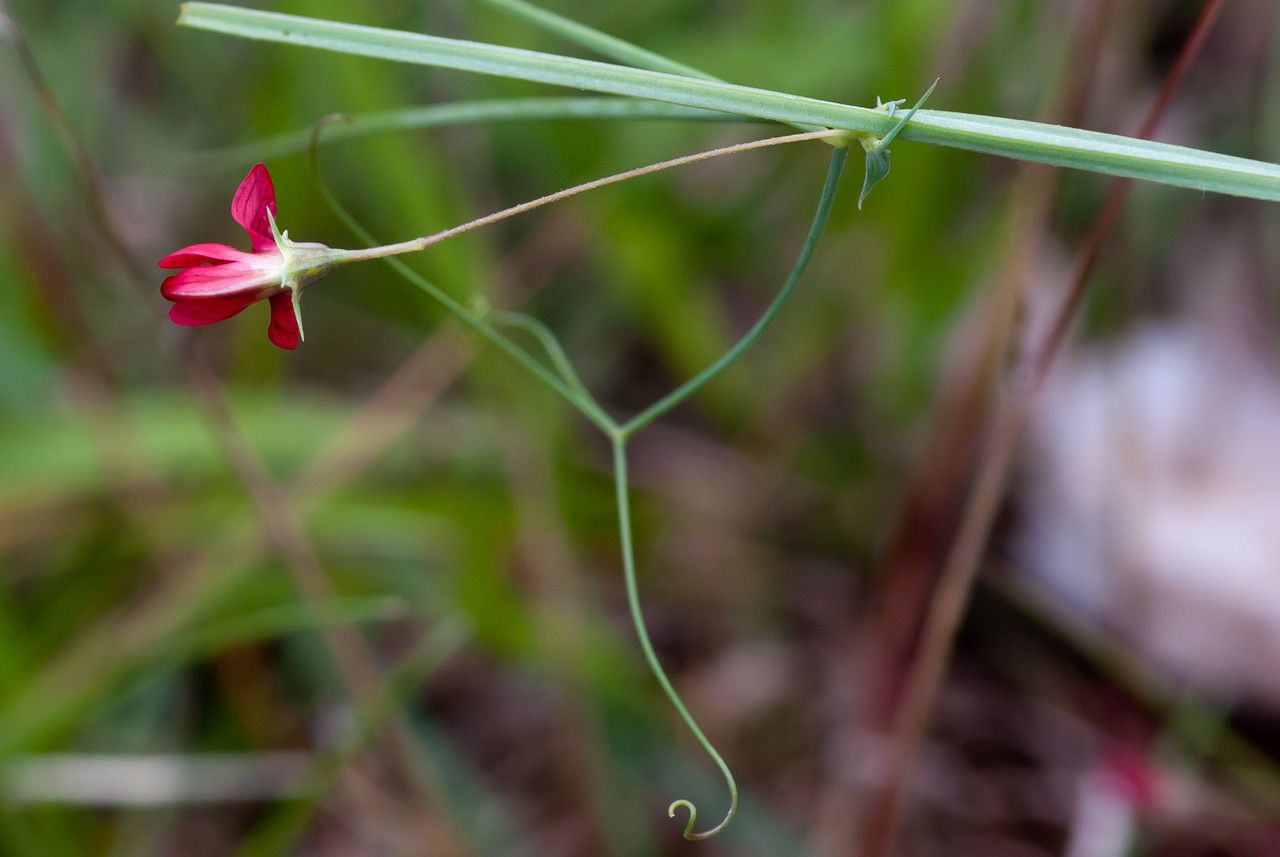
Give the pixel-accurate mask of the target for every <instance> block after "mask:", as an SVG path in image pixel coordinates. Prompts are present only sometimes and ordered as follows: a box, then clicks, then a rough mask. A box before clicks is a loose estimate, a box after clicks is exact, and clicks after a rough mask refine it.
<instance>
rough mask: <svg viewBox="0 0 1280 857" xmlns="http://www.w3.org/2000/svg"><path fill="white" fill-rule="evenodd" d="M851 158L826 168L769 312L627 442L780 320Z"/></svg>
mask: <svg viewBox="0 0 1280 857" xmlns="http://www.w3.org/2000/svg"><path fill="white" fill-rule="evenodd" d="M797 136H807V135H797ZM848 155H849V150H848V148H847V147H842V148H838V149H836V150H835V151H834V152H832V153H831V164H830V166H829V167H828V168H827V180H826V183H825V184H823V186H822V196H821V197H820V198H819V200H818V209H817V211H815V212H814V215H813V223H812V224H811V225H810V226H809V234H808V235H807V236H805V239H804V245H803V246H802V247H801V248H800V255H799V256H798V257H797V258H796V262H795V264H794V265H793V266H792V267H791V273H789V274H787V279H786V281H785V282H783V284H782V289H781V290H779V292H778V294H777V296H776V297H774V299H773V302H772V303H771V304H769V307H768V309H766V310H765V311H764V315H762V316H760V318H759V319H758V320H757V321H756V323H755V324H754V325H752V327H751V329H750V330H748V331H747V333H746V334H745V335H744V336H743V337H742V338H741V339H739V340H738V341H737V342H736V343H735V344H734V346H733V347H732V348H730V349H729V350H728V351H726V352H725V353H724V354H723V355H721V357H720V359H718V360H717V361H716V362H715V363H712V364H711V365H710V366H708V367H707V368H706V369H703V370H702V371H701V372H699V373H698V374H697V375H695V376H694V377H693V378H691V379H689V380H688V381H686V382H685V383H684V384H682V385H680V386H679V387H678V388H676V389H675V390H673V391H672V392H670V393H668V394H667V395H666V396H663V397H662V398H661V399H659V400H658V401H657V402H655V403H654V404H652V405H650V406H649V407H648V408H646V409H645V410H643V411H642V412H640V413H639V414H637V415H636V416H634V417H632V418H631V419H630V420H628V421H627V422H626V423H625V424H624V425H623V426H622V430H621V433H622V436H623V437H624V438H626V437H630V436H631V435H633V434H635V433H636V432H637V431H639V430H640V429H642V428H644V427H645V426H647V425H649V424H650V423H652V422H653V421H654V420H656V419H658V417H660V416H662V415H663V414H665V413H667V412H668V411H670V410H671V409H672V408H674V407H675V406H676V405H679V404H680V403H681V402H683V401H684V400H686V399H688V398H689V397H690V396H692V395H693V394H694V393H696V392H697V391H698V390H700V389H701V388H702V387H703V385H705V384H706V383H707V382H708V381H710V380H711V379H712V378H715V377H716V376H717V375H719V374H720V373H721V372H723V371H724V370H725V369H727V368H728V367H729V365H730V364H731V363H733V361H735V360H737V359H738V357H740V356H741V355H742V352H744V351H746V350H747V349H748V348H750V347H751V345H752V343H754V342H755V341H756V340H757V339H758V338H759V337H760V334H761V333H763V332H764V330H765V328H767V327H768V326H769V324H770V322H772V321H773V319H774V317H775V316H777V314H778V311H779V310H781V309H782V307H783V305H784V304H786V302H787V299H788V298H790V297H791V293H792V292H793V291H795V287H796V285H797V284H798V283H799V282H800V278H801V277H803V276H804V272H805V269H806V268H808V267H809V260H810V259H812V258H813V251H814V248H815V247H817V246H818V239H819V238H820V237H821V236H822V230H823V229H824V228H825V227H826V225H827V219H828V217H829V216H830V214H831V204H832V202H833V201H834V200H835V194H836V187H837V185H839V183H840V173H841V171H842V170H843V169H844V164H845V160H846V159H847V158H848Z"/></svg>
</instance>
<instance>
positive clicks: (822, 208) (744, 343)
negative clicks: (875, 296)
mask: <svg viewBox="0 0 1280 857" xmlns="http://www.w3.org/2000/svg"><path fill="white" fill-rule="evenodd" d="M344 119H345V117H342V116H338V115H334V116H329V117H325V118H324V119H322V120H321V121H320V122H319V123H318V124H317V125H316V127H315V129H314V130H313V132H312V139H311V162H312V170H313V172H314V173H315V175H316V180H317V182H318V184H319V187H320V189H321V193H322V195H323V196H324V197H325V200H326V202H328V204H329V205H330V207H331V208H333V210H334V211H335V212H336V213H337V214H338V216H339V217H340V218H341V219H342V220H343V221H344V222H345V223H346V224H347V226H348V227H349V228H351V229H352V231H353V232H355V233H356V234H357V235H360V236H361V237H362V239H363V240H365V241H366V242H367V243H369V244H371V245H372V244H374V243H375V242H374V240H373V237H372V236H371V235H369V233H368V232H367V231H366V230H364V229H363V227H361V226H360V225H359V224H358V223H357V222H356V221H355V219H354V218H353V217H352V216H351V215H350V213H349V212H347V211H346V210H345V209H344V208H343V207H342V205H341V204H340V203H339V202H338V200H337V198H336V197H334V196H333V194H332V192H331V191H330V190H329V188H328V186H327V185H326V184H325V182H324V178H323V176H322V174H321V172H320V168H319V142H320V133H321V131H322V130H323V128H324V127H325V126H326V125H328V124H330V123H332V122H339V121H343V120H344ZM827 136H830V132H820V133H816V134H803V135H794V136H792V137H790V138H775V139H776V140H779V141H782V140H786V139H818V138H820V137H827ZM751 147H754V146H751ZM743 148H746V147H743V146H738V147H727V148H726V149H721V150H718V152H719V153H726V154H727V153H728V152H730V151H735V150H737V151H740V150H742V149H743ZM847 155H848V148H847V145H846V146H841V147H839V148H837V149H836V150H835V152H834V153H833V154H832V157H831V164H830V166H829V168H828V170H827V178H826V182H825V183H824V185H823V188H822V195H821V197H820V198H819V201H818V209H817V211H816V212H815V213H814V216H813V221H812V223H811V225H810V227H809V233H808V235H807V236H806V237H805V241H804V245H803V246H802V248H801V251H800V254H799V256H798V257H797V259H796V261H795V263H794V264H793V265H792V268H791V272H790V273H789V274H788V276H787V279H786V281H785V282H784V284H783V286H782V289H781V290H780V291H779V293H778V295H777V296H776V297H775V298H774V300H773V302H772V303H771V304H770V305H769V307H768V309H767V310H766V311H765V313H764V315H763V316H762V317H761V318H760V319H759V320H758V321H757V322H756V324H755V325H753V326H752V328H751V329H750V330H749V331H747V333H746V334H744V335H743V337H742V338H741V339H740V340H739V341H738V342H737V343H735V344H734V345H733V346H732V347H731V348H730V349H729V350H728V351H727V352H725V354H724V355H723V356H722V357H721V358H720V359H719V360H717V361H716V362H715V363H713V364H712V365H711V366H709V367H708V368H707V369H706V370H704V371H703V372H702V373H700V374H699V375H697V376H695V377H694V378H692V379H690V381H688V382H686V383H685V384H684V385H682V386H681V387H679V388H678V389H677V390H675V391H674V392H672V393H671V394H669V395H667V396H666V397H664V398H662V399H660V400H659V401H657V402H655V403H654V404H653V405H652V406H650V407H649V408H648V409H647V410H645V411H643V412H641V413H640V414H637V415H636V417H635V418H633V419H632V420H631V421H630V422H628V423H626V424H625V425H618V424H617V423H615V422H613V420H612V419H610V418H609V417H608V416H607V415H604V414H603V412H602V411H600V410H599V406H598V405H597V404H596V402H595V400H594V399H592V398H591V397H590V394H589V393H587V391H586V390H585V388H583V387H582V385H581V382H580V381H579V380H578V378H577V375H576V373H574V372H573V369H572V367H571V366H569V365H568V360H567V359H566V358H564V354H563V350H562V349H560V346H559V343H557V342H556V341H555V337H554V335H553V334H551V332H550V331H549V330H547V329H546V328H545V327H544V326H542V325H541V323H539V322H536V320H534V321H533V324H530V323H529V321H530V319H528V317H524V316H519V315H516V314H509V315H505V316H504V317H502V318H495V319H494V320H495V321H499V322H500V323H508V324H511V323H514V326H517V327H523V328H525V329H526V330H527V331H529V332H531V333H533V334H534V335H535V337H536V338H537V339H539V341H540V342H541V344H542V345H543V346H544V349H545V350H546V351H547V352H548V356H549V357H550V358H551V360H552V363H553V364H554V365H555V366H556V368H557V370H558V371H559V372H560V375H559V376H557V375H555V374H552V373H551V372H549V371H547V370H546V369H545V367H543V366H542V365H541V364H540V363H537V362H536V361H534V360H533V359H532V357H530V355H529V354H528V353H527V352H525V351H524V350H523V349H521V348H519V347H518V346H516V345H515V344H514V343H512V342H510V340H507V339H506V337H504V336H502V335H501V334H499V333H497V332H496V331H494V330H493V329H492V328H491V327H489V325H488V324H487V323H486V321H485V319H484V317H483V315H475V314H473V313H471V312H469V311H468V310H467V309H466V308H465V307H463V306H462V305H461V304H459V303H458V302H457V301H455V300H453V299H452V298H450V297H449V296H448V295H447V294H445V293H443V292H441V291H440V290H439V289H437V288H436V287H435V286H433V285H431V284H430V283H429V282H427V281H426V280H424V279H423V278H422V277H420V276H419V275H417V274H416V273H415V272H414V271H412V270H411V269H410V268H408V267H407V266H405V265H403V264H402V263H401V262H400V260H399V259H396V258H393V257H389V256H378V257H374V256H371V257H370V258H383V259H384V261H386V262H388V263H390V264H391V265H392V266H393V267H395V268H396V270H397V271H398V272H399V273H400V274H401V275H403V276H405V277H406V278H408V279H409V280H411V281H412V282H414V283H415V284H416V285H418V286H419V287H420V288H422V289H424V290H425V291H427V293H428V294H430V295H431V296H432V297H434V298H435V299H436V300H437V301H439V302H440V303H442V304H443V305H444V306H445V308H446V309H448V310H449V311H450V312H452V313H453V314H454V315H456V316H458V317H459V318H460V319H461V320H462V321H464V322H466V323H467V324H468V325H469V326H471V327H472V328H473V329H475V330H477V332H481V333H484V334H485V335H486V338H488V339H489V340H490V341H491V342H493V343H494V344H496V345H499V346H500V347H502V348H503V350H505V351H507V353H508V354H509V355H510V356H512V357H514V358H516V360H517V361H518V362H520V363H521V364H523V365H524V366H525V368H526V369H528V370H529V371H530V372H532V373H533V374H534V376H535V377H538V378H539V379H540V380H542V381H543V382H544V383H545V384H547V386H549V387H551V388H552V389H555V390H557V391H558V392H560V393H561V395H563V396H564V397H565V398H566V399H567V400H568V401H569V403H570V404H572V405H574V406H575V407H577V408H578V410H580V411H581V412H582V413H583V414H584V416H586V417H587V418H588V419H591V420H592V422H594V423H595V424H596V425H597V426H598V427H599V428H600V429H601V430H602V431H603V432H604V433H605V434H606V435H607V436H608V437H609V439H610V441H611V442H612V448H613V462H614V488H615V499H616V503H617V510H618V532H619V538H620V542H621V545H622V567H623V575H624V579H625V581H626V592H627V605H628V608H629V609H630V612H631V619H632V622H633V623H634V625H635V632H636V637H637V639H638V640H639V642H640V649H641V651H642V652H643V654H644V658H645V661H646V663H647V664H648V666H649V669H650V671H651V672H652V673H653V675H654V678H655V679H657V681H658V684H659V686H661V688H662V690H663V693H665V694H666V696H667V699H668V700H669V701H670V702H671V705H672V707H674V708H675V710H676V713H677V714H678V715H679V716H680V719H681V720H683V721H684V724H685V726H687V727H688V729H689V731H690V732H691V733H692V734H693V737H694V738H695V739H696V740H697V742H698V744H699V745H701V747H702V749H703V750H704V751H705V752H706V753H707V755H708V756H710V757H711V760H712V761H713V762H715V764H716V767H717V768H719V769H720V773H721V774H722V775H723V776H724V781H725V785H726V786H727V787H728V789H729V808H728V810H727V811H726V812H725V815H724V818H722V819H721V820H720V823H719V824H717V825H716V826H715V827H712V828H709V829H707V830H704V831H702V832H700V833H698V832H694V829H693V828H694V826H695V825H696V824H697V821H698V809H697V807H696V806H695V805H694V803H693V802H692V801H690V800H686V799H684V798H680V799H678V800H675V801H672V802H671V804H670V806H668V807H667V816H668V817H670V818H675V816H676V811H677V810H680V809H684V810H686V811H688V813H689V817H688V819H687V820H686V822H685V826H684V831H683V836H684V838H685V839H689V840H702V839H710V838H711V837H713V836H715V835H717V834H718V833H720V832H721V831H723V830H724V829H725V828H726V827H727V826H728V825H729V822H731V821H732V820H733V817H734V815H735V814H736V813H737V811H738V784H737V782H736V781H735V780H734V777H733V772H732V771H731V770H730V769H729V766H728V764H726V763H725V761H724V758H723V757H722V756H721V755H720V753H719V752H718V751H717V750H716V748H715V747H714V746H713V745H712V743H711V742H710V741H709V740H708V739H707V736H706V735H705V734H703V732H702V729H701V727H699V726H698V722H697V721H696V720H695V719H694V718H693V715H691V714H690V713H689V709H688V708H687V707H685V704H684V701H683V700H682V699H681V698H680V695H679V694H678V693H676V690H675V687H674V686H673V685H672V684H671V680H670V679H669V678H668V677H667V673H666V671H665V670H664V669H663V667H662V663H661V662H660V661H659V660H658V656H657V653H656V652H655V651H654V648H653V643H652V642H651V641H650V639H649V632H648V629H647V627H646V625H645V621H644V615H643V614H642V612H641V609H640V595H639V591H638V588H637V585H636V562H635V547H634V545H633V540H632V527H631V506H630V497H629V493H630V492H629V488H628V475H627V453H626V446H627V441H628V440H629V439H630V437H631V436H632V435H633V434H634V433H635V432H637V431H639V430H640V429H642V428H644V427H645V426H646V425H648V424H649V423H650V422H652V421H653V420H655V419H657V418H658V417H659V416H661V415H662V414H664V413H666V412H667V411H668V410H670V409H671V408H673V407H675V406H676V405H677V404H679V403H680V402H683V401H685V400H687V399H688V398H689V397H690V396H692V395H693V394H694V393H695V392H697V391H698V390H699V389H701V388H702V386H703V385H705V384H706V383H707V382H709V381H711V380H712V379H713V378H714V377H716V376H718V375H719V374H720V373H721V372H723V371H724V370H725V369H727V368H728V367H729V365H730V364H731V363H733V362H734V361H735V360H737V358H738V357H739V356H741V354H742V353H743V351H745V350H746V349H747V347H749V346H750V345H751V344H752V343H754V342H755V340H756V339H757V338H758V337H759V336H760V334H761V333H762V332H763V331H764V329H765V328H766V327H768V325H769V323H770V322H771V321H772V320H773V318H774V317H775V316H776V315H777V313H778V311H779V310H780V309H781V308H782V305H783V304H784V303H786V301H787V299H788V297H790V295H791V293H792V291H793V290H794V289H795V286H796V285H797V283H798V282H799V280H800V277H801V276H802V275H803V273H804V271H805V269H806V268H807V267H808V265H809V261H810V259H811V258H812V256H813V251H814V248H815V246H816V245H817V242H818V238H819V236H820V235H821V234H822V231H823V229H824V228H825V227H826V223H827V219H828V217H829V215H830V213H831V206H832V202H833V200H834V198H835V191H836V188H837V186H838V184H839V181H840V175H841V172H842V170H843V167H844V163H845V159H846V157H847ZM701 157H702V156H697V159H700V158H701ZM690 160H693V158H686V159H676V160H674V161H669V162H665V163H664V164H663V165H655V166H658V167H665V166H666V165H678V164H680V163H685V162H689V161H690ZM647 171H651V168H645V169H643V170H637V171H633V172H632V173H631V175H636V174H643V173H644V172H647ZM613 180H617V179H612V178H611V179H610V180H609V181H613ZM601 183H602V182H597V183H589V184H588V185H586V186H580V187H583V188H588V187H590V186H592V185H598V184H601ZM560 196H561V194H552V195H551V196H550V197H548V198H543V199H544V200H550V199H554V198H558V197H560ZM522 208H523V207H521V206H517V207H516V208H515V209H513V210H512V211H513V212H514V211H517V210H520V209H522ZM489 220H490V219H489V218H481V220H480V221H473V223H476V224H479V223H483V222H489ZM452 232H453V230H447V231H446V233H437V234H438V235H443V234H451V233H452ZM433 243H434V242H433ZM410 244H411V242H406V243H405V244H404V245H392V246H398V247H404V248H405V249H404V250H401V251H400V252H404V251H406V250H407V251H409V252H411V250H410V249H409V247H410ZM423 246H424V247H425V246H429V245H428V244H426V243H424V244H423ZM415 249H416V248H415ZM486 314H487V313H486ZM593 411H595V413H593Z"/></svg>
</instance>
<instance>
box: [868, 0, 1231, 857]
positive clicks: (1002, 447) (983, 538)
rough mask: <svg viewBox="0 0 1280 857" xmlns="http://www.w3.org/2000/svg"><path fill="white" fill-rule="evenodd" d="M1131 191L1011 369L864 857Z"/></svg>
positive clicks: (1175, 73) (1116, 193)
mask: <svg viewBox="0 0 1280 857" xmlns="http://www.w3.org/2000/svg"><path fill="white" fill-rule="evenodd" d="M1222 6H1223V2H1222V0H1209V2H1207V3H1206V4H1205V6H1204V8H1203V10H1202V12H1201V14H1200V17H1199V19H1198V20H1197V21H1196V23H1195V25H1194V26H1193V28H1192V30H1191V33H1190V34H1189V35H1188V37H1187V40H1186V42H1185V43H1184V44H1183V47H1182V50H1181V52H1180V53H1179V55H1178V59H1177V61H1176V62H1175V63H1174V65H1173V67H1172V68H1171V69H1170V71H1169V73H1168V75H1167V76H1166V78H1165V82H1164V86H1163V87H1162V88H1161V91H1160V95H1159V97H1158V98H1157V99H1156V103H1155V104H1154V105H1153V106H1152V108H1151V110H1150V111H1149V112H1148V114H1147V117H1146V119H1145V120H1144V121H1143V123H1142V129H1141V131H1140V136H1142V137H1151V136H1152V135H1153V134H1154V133H1155V131H1156V129H1157V128H1158V126H1159V124H1160V121H1161V119H1162V118H1163V117H1164V115H1165V113H1166V111H1167V109H1168V107H1169V105H1170V103H1171V102H1172V100H1173V97H1174V96H1175V95H1176V93H1177V91H1178V89H1179V88H1180V87H1181V85H1182V82H1183V80H1184V79H1185V77H1186V73H1187V71H1188V70H1189V69H1190V67H1191V65H1192V63H1193V62H1194V61H1195V58H1196V57H1197V56H1198V54H1199V52H1200V49H1201V48H1202V47H1203V45H1204V42H1205V39H1206V38H1207V36H1208V33H1209V30H1210V28H1211V27H1212V25H1213V22H1214V20H1215V19H1216V18H1217V16H1218V14H1219V12H1220V11H1221V8H1222ZM1132 186H1133V182H1131V181H1127V180H1117V181H1115V182H1112V185H1111V188H1110V190H1109V192H1108V194H1107V198H1106V202H1105V203H1104V205H1103V209H1102V211H1101V213H1100V214H1099V216H1098V219H1097V221H1096V222H1095V224H1094V226H1093V228H1092V229H1091V230H1090V232H1089V234H1088V236H1087V237H1086V239H1085V241H1084V243H1083V245H1082V246H1081V249H1080V252H1079V253H1078V255H1077V258H1076V262H1075V265H1074V267H1073V273H1072V277H1071V281H1070V285H1069V287H1068V289H1067V291H1066V293H1065V294H1064V296H1063V298H1062V300H1061V302H1060V303H1059V305H1058V306H1057V307H1056V309H1055V311H1054V313H1053V315H1052V323H1051V325H1050V327H1049V329H1048V331H1047V333H1045V334H1044V336H1043V337H1042V338H1041V339H1040V340H1039V341H1037V342H1036V343H1035V344H1034V346H1033V347H1032V348H1031V349H1030V350H1029V351H1028V353H1027V356H1026V358H1025V359H1024V360H1022V361H1020V363H1019V364H1018V365H1017V366H1016V367H1015V368H1014V371H1013V376H1012V386H1011V389H1010V390H1009V392H1008V393H1007V395H1006V396H1005V399H1004V401H1002V402H1001V404H1000V406H999V409H998V411H997V413H996V417H995V420H994V423H993V428H992V430H991V434H990V437H989V440H988V442H987V446H986V450H985V452H984V453H983V456H982V458H981V460H980V462H979V465H978V475H977V478H976V480H975V482H974V486H973V489H972V491H971V492H970V495H969V500H968V502H967V504H966V506H965V509H964V512H963V515H962V517H961V522H960V526H959V530H958V532H957V535H956V537H955V540H954V541H953V542H952V546H951V549H950V551H949V553H948V555H947V559H946V563H945V565H944V566H943V570H942V574H941V575H940V577H939V582H938V585H937V588H936V589H935V590H934V593H933V596H932V599H931V601H930V604H929V610H928V613H927V616H926V619H925V625H924V631H923V634H922V638H921V642H920V646H919V654H918V655H917V658H916V661H915V664H914V665H913V668H912V671H911V674H910V677H909V679H908V683H907V687H906V692H905V695H904V700H903V704H902V707H901V709H900V715H899V717H898V719H897V723H896V725H895V729H894V733H893V737H892V739H891V743H890V747H889V756H888V767H887V769H886V772H887V777H888V781H887V784H886V788H885V790H884V792H883V794H882V795H881V796H880V798H879V799H878V800H877V801H875V808H874V809H873V811H872V813H870V814H869V815H868V816H867V817H868V818H874V819H875V820H876V823H875V824H874V825H872V826H871V827H870V829H869V832H868V837H867V839H866V840H864V842H865V846H864V849H863V855H864V857H884V855H887V854H890V853H892V850H893V847H894V842H895V840H896V834H897V829H898V826H899V821H900V818H901V815H902V811H903V803H904V800H905V796H906V791H907V787H908V784H909V782H910V779H911V776H912V773H913V771H914V768H915V759H916V756H917V754H918V751H919V746H920V742H921V741H922V739H923V737H924V733H925V731H926V729H927V728H928V723H929V718H930V714H931V712H932V710H933V707H934V703H935V701H936V699H937V695H938V692H939V688H940V686H941V683H942V680H943V678H944V676H945V673H946V668H947V664H948V663H949V661H950V656H951V651H952V647H953V645H954V641H955V635H956V632H957V630H958V629H959V626H960V622H961V620H962V619H963V616H964V612H965V608H966V607H967V605H968V603H969V595H970V592H971V591H972V588H973V582H974V580H975V578H976V577H977V572H978V568H979V565H980V562H981V559H982V555H983V552H984V550H985V548H986V544H987V539H988V537H989V535H990V532H991V528H992V525H993V524H994V521H995V518H996V514H997V512H998V510H999V506H1000V501H1001V499H1002V498H1003V496H1004V491H1005V486H1006V484H1007V482H1008V477H1009V472H1010V469H1011V465H1012V462H1013V459H1014V454H1015V452H1016V450H1017V444H1018V440H1019V438H1020V437H1021V435H1022V431H1023V429H1024V427H1025V426H1026V423H1027V420H1028V418H1029V416H1030V413H1031V407H1032V404H1033V403H1034V399H1035V396H1036V394H1037V393H1038V392H1039V390H1040V388H1041V387H1042V386H1043V383H1044V380H1045V377H1046V376H1047V374H1048V371H1049V368H1050V367H1051V365H1052V363H1053V360H1054V357H1055V356H1056V355H1057V353H1058V351H1059V350H1060V349H1061V346H1062V343H1063V341H1064V340H1065V338H1066V334H1067V331H1068V330H1069V329H1070V326H1071V323H1072V321H1073V320H1074V318H1075V315H1076V311H1077V309H1078V308H1079V306H1080V303H1081V301H1082V299H1083V297H1084V294H1085V291H1086V288H1087V286H1088V283H1089V279H1090V277H1091V275H1092V273H1093V270H1094V268H1095V267H1096V265H1097V262H1098V258H1099V255H1100V254H1101V251H1102V248H1103V246H1104V245H1105V244H1106V242H1107V240H1108V238H1109V237H1110V236H1111V233H1112V232H1113V230H1114V228H1115V225H1116V222H1117V221H1118V220H1119V217H1120V214H1121V212H1122V211H1123V209H1124V205H1125V203H1126V202H1127V201H1128V198H1129V194H1130V192H1131V190H1132Z"/></svg>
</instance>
